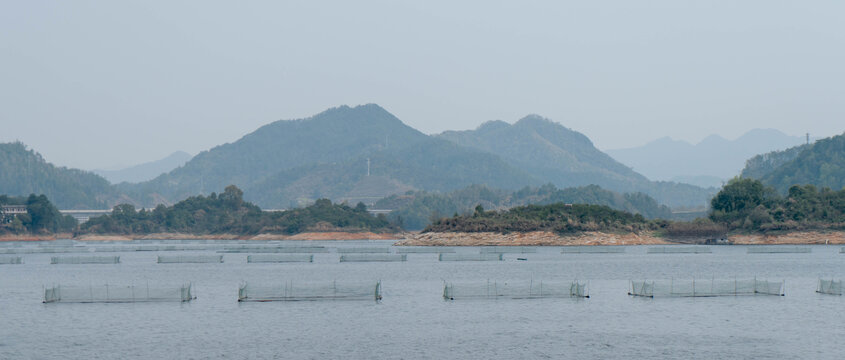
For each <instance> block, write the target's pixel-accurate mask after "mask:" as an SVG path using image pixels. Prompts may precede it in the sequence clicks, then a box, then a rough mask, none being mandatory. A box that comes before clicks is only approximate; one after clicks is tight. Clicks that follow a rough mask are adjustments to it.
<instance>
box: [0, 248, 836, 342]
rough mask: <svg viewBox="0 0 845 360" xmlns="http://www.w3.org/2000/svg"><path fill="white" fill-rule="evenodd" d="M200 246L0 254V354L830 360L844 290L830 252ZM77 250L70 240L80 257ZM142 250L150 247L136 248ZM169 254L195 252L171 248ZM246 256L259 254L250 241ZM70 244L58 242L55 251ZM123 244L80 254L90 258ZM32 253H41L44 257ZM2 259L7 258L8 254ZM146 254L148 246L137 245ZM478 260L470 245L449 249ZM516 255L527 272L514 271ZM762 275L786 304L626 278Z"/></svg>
mask: <svg viewBox="0 0 845 360" xmlns="http://www.w3.org/2000/svg"><path fill="white" fill-rule="evenodd" d="M232 243H233V242H219V243H218V242H212V241H208V242H206V243H205V244H198V245H197V246H205V245H207V249H206V250H201V249H199V248H195V249H189V250H183V251H154V250H153V251H123V252H121V251H119V250H120V249H117V248H116V249H115V250H117V251H116V252H109V253H105V252H103V253H101V252H97V253H85V254H79V253H67V254H65V253H60V254H50V253H28V252H31V251H30V250H27V249H39V247H38V246H37V245H36V244H25V245H20V246H19V245H17V244H2V245H0V250H5V251H6V252H19V253H20V254H18V255H14V254H2V255H0V256H6V257H8V256H21V257H22V258H23V262H24V264H20V265H0V322H2V324H3V326H0V358H3V359H10V358H38V359H59V358H77V359H132V358H137V359H149V358H163V359H178V358H184V359H205V358H212V359H255V358H266V359H322V358H388V359H439V358H494V357H495V358H611V359H613V358H619V359H622V358H625V359H632V358H633V359H638V358H658V359H660V358H665V359H675V358H738V359H743V358H758V359H759V358H764V359H766V358H770V359H783V358H813V359H819V358H830V359H833V358H841V354H843V351H845V350H843V344H842V342H841V340H842V339H843V337H844V336H845V311H843V310H845V299H843V297H842V296H831V295H822V294H817V293H815V290H816V286H817V282H818V279H819V277H824V278H831V277H832V278H834V279H841V278H845V254H840V253H839V250H840V247H839V246H809V247H810V248H811V249H812V251H811V252H810V253H780V254H779V253H762V254H749V253H748V252H747V248H748V247H745V246H712V247H709V248H710V249H711V250H712V252H711V253H699V254H671V253H648V251H647V250H648V248H649V247H648V246H629V247H626V248H625V252H624V253H621V254H612V253H611V254H601V253H597V254H561V248H560V247H538V248H537V250H536V252H535V253H530V252H529V253H519V254H516V253H514V254H510V253H508V254H504V256H503V259H504V260H503V261H478V262H470V261H454V262H453V261H450V262H446V261H443V262H440V261H438V256H437V254H416V253H410V254H407V261H405V262H361V263H359V262H343V263H341V262H339V261H338V258H339V256H340V255H341V254H340V253H338V250H337V248H350V247H387V246H390V245H391V244H392V241H343V242H332V241H322V242H317V241H315V242H300V243H291V244H293V245H297V244H298V245H320V246H325V247H326V248H328V252H325V253H316V254H315V255H314V262H313V263H261V264H256V263H247V262H246V257H247V256H248V255H249V254H247V253H218V252H217V251H216V250H219V249H220V246H221V245H220V244H232ZM79 244H81V243H76V245H79ZM145 244H147V245H148V243H145ZM168 244H188V245H191V244H197V243H196V242H184V241H182V242H169V243H168ZM249 244H255V243H253V242H250V243H249ZM64 245H68V244H64ZM98 246H99V247H100V248H105V247H109V246H115V247H118V246H123V245H120V244H105V245H99V243H98V244H93V245H92V244H88V246H87V247H85V248H82V247H77V248H76V249H77V250H79V251H87V250H89V249H91V248H93V247H98ZM40 248H43V246H42V247H40ZM10 249H11V250H10ZM148 250H149V249H148ZM456 252H457V253H459V254H460V253H467V254H469V253H478V252H479V248H477V247H476V248H472V247H470V248H458V249H457V250H456ZM177 254H179V255H223V257H224V262H223V263H209V264H158V263H156V259H157V256H158V255H177ZM81 255H98V256H99V255H108V256H112V255H114V256H120V263H119V264H90V265H79V264H58V265H51V264H50V258H51V256H81ZM517 258H525V259H527V260H526V261H518V260H517ZM693 277H695V278H696V279H701V280H703V281H707V280H710V279H734V278H736V279H749V278H754V277H757V278H758V279H768V280H773V281H785V296H782V297H781V296H763V295H758V296H737V297H734V296H728V297H709V298H654V299H651V298H639V297H631V296H628V295H627V292H628V290H629V288H630V283H629V281H630V280H632V279H633V280H642V279H648V280H663V279H667V280H668V279H692V278H693ZM532 279H533V280H534V281H540V280H542V281H563V282H565V281H572V280H574V279H578V280H581V281H588V282H589V292H590V295H591V297H590V298H589V299H581V298H553V299H498V300H464V301H462V300H455V301H444V300H443V297H442V294H443V285H444V281H450V282H477V283H479V284H481V283H486V282H487V281H488V280H496V281H505V280H510V281H530V280H532ZM290 280H293V281H301V282H307V281H336V282H338V283H343V282H350V283H351V282H361V281H373V282H375V281H377V280H381V281H382V286H383V301H381V303H376V302H375V301H297V302H260V303H259V302H240V303H239V302H238V301H237V298H238V285H239V283H241V282H242V281H248V282H249V283H250V284H271V283H283V282H285V281H290ZM188 281H190V282H192V283H193V284H194V294H195V295H196V296H197V299H196V300H194V301H191V302H185V303H180V302H157V303H108V304H106V303H94V304H74V303H50V304H43V303H42V302H41V301H42V299H43V296H44V287H45V286H52V285H55V284H61V285H83V286H88V285H103V284H113V285H129V284H134V285H143V286H146V284H149V285H150V286H151V287H152V286H155V285H158V284H164V285H173V284H177V285H178V284H181V283H183V282H188Z"/></svg>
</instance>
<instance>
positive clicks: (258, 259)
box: [246, 254, 314, 264]
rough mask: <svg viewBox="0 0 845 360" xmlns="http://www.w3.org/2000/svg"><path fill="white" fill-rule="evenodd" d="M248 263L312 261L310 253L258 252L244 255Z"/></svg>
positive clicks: (312, 256)
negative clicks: (257, 253)
mask: <svg viewBox="0 0 845 360" xmlns="http://www.w3.org/2000/svg"><path fill="white" fill-rule="evenodd" d="M246 262H247V263H248V264H253V263H289V262H308V263H311V262H314V255H312V254H259V255H249V256H247V257H246Z"/></svg>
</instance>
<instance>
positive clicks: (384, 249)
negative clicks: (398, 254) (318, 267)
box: [337, 246, 390, 254]
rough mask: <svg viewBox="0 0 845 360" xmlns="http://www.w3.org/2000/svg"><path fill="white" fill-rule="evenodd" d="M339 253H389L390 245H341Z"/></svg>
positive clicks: (338, 249)
mask: <svg viewBox="0 0 845 360" xmlns="http://www.w3.org/2000/svg"><path fill="white" fill-rule="evenodd" d="M337 252H338V254H389V253H390V248H389V247H360V246H358V247H339V248H337Z"/></svg>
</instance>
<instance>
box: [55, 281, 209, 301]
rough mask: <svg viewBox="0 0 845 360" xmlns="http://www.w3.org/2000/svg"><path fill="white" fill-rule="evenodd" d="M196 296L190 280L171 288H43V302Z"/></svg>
mask: <svg viewBox="0 0 845 360" xmlns="http://www.w3.org/2000/svg"><path fill="white" fill-rule="evenodd" d="M196 298H197V297H196V296H195V295H194V294H193V285H192V284H191V283H190V282H188V283H185V284H183V285H181V286H180V287H173V288H150V286H149V284H147V285H146V286H145V287H138V286H135V285H126V286H121V285H108V284H106V285H103V286H97V287H95V286H93V285H89V286H87V287H85V286H63V285H56V286H53V287H49V288H45V289H44V300H43V303H45V304H46V303H135V302H188V301H191V300H195V299H196Z"/></svg>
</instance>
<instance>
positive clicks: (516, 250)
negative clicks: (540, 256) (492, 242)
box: [478, 246, 537, 254]
mask: <svg viewBox="0 0 845 360" xmlns="http://www.w3.org/2000/svg"><path fill="white" fill-rule="evenodd" d="M478 252H479V253H481V254H533V253H536V252H537V248H535V247H526V246H484V247H481V248H480V249H479V250H478Z"/></svg>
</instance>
